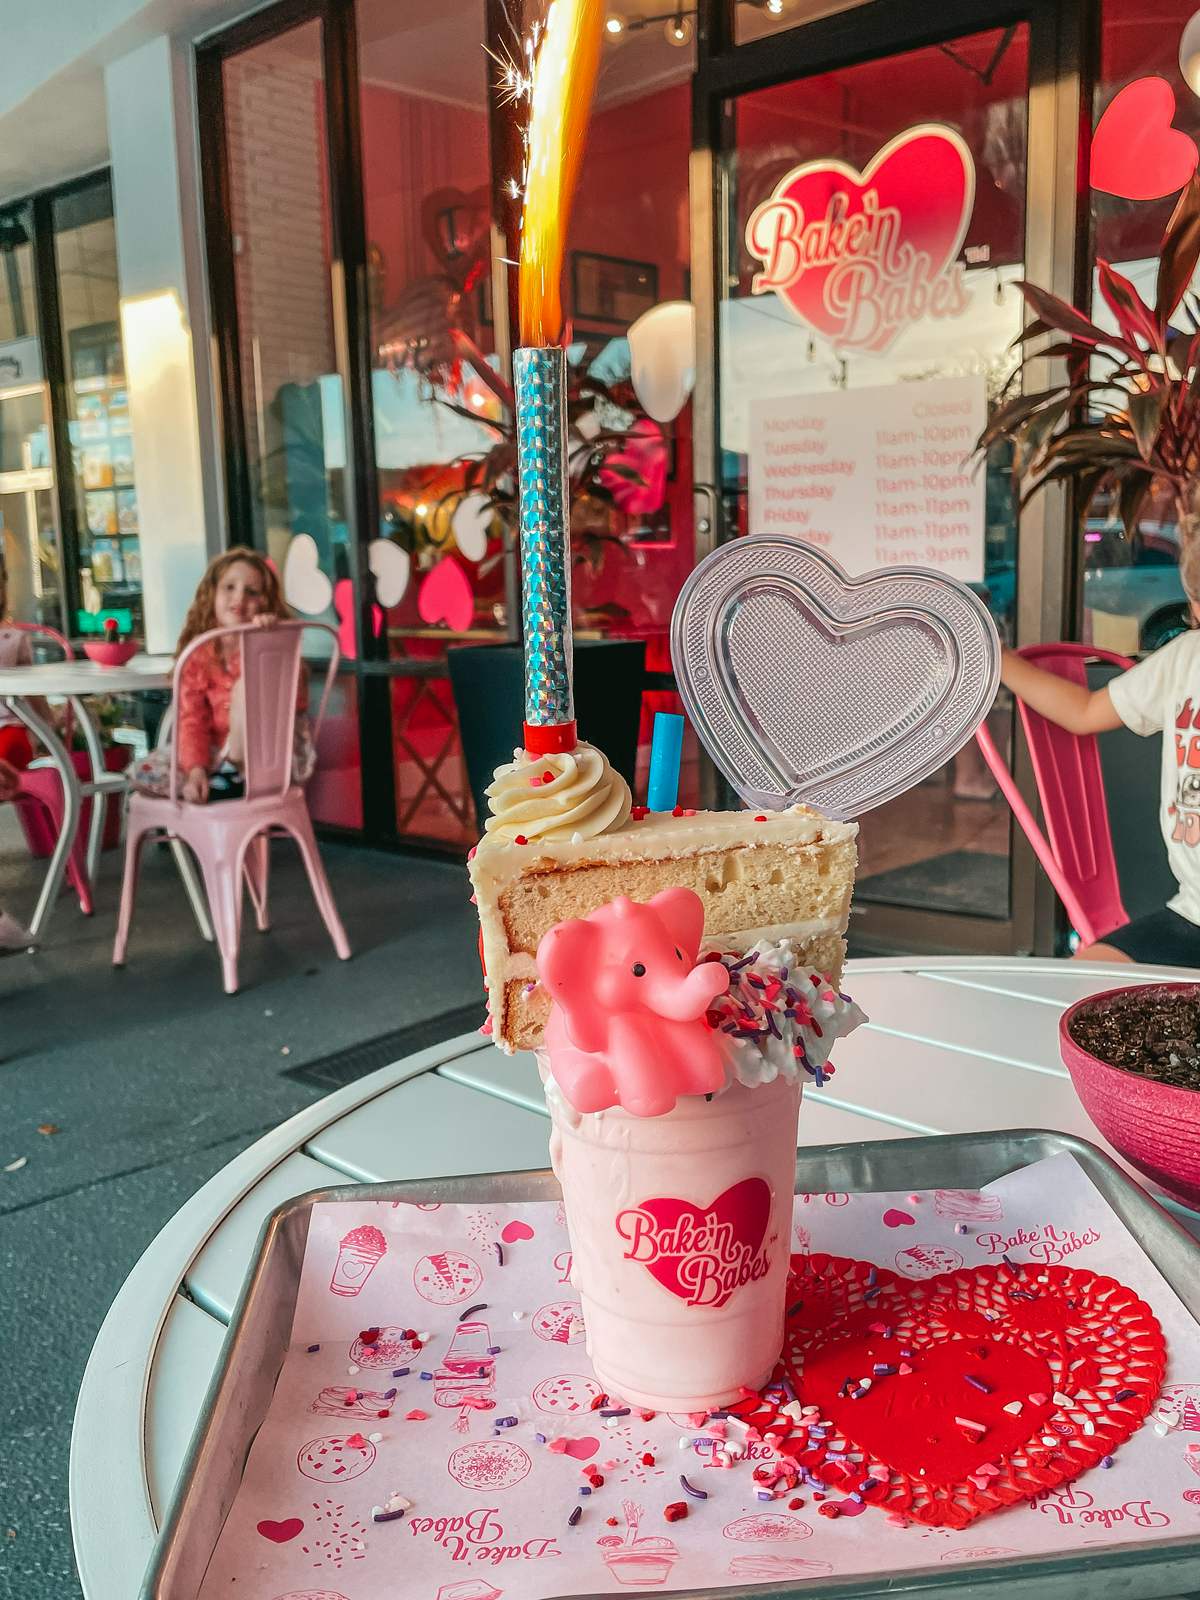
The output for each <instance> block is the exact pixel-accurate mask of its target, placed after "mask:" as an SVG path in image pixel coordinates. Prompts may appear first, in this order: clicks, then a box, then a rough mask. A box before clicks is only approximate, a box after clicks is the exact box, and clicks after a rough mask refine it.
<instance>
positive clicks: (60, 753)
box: [9, 695, 81, 944]
mask: <svg viewBox="0 0 1200 1600" xmlns="http://www.w3.org/2000/svg"><path fill="white" fill-rule="evenodd" d="M9 705H10V706H11V707H12V709H13V710H14V711H15V712H16V714H17V716H18V717H19V718H20V719H21V721H22V722H23V723H24V724H25V726H26V727H27V728H28V729H29V731H30V733H31V734H32V735H33V736H34V738H35V739H37V740H38V741H39V742H40V743H41V744H42V745H44V746H45V748H46V751H47V752H48V754H49V756H50V759H51V760H52V761H53V763H54V768H55V771H56V772H57V773H58V775H59V777H60V778H61V779H62V786H63V820H62V827H61V828H60V829H59V832H58V838H57V840H56V841H55V845H54V851H53V854H52V855H51V857H50V865H49V867H48V868H47V869H46V877H45V880H44V882H43V883H42V890H41V893H40V894H39V895H38V901H37V906H36V907H35V909H34V913H33V921H32V922H31V923H30V924H29V931H30V933H31V934H32V935H33V938H34V943H35V944H36V943H38V942H39V941H40V939H41V936H42V934H44V933H45V931H46V927H47V925H48V923H49V921H50V913H51V911H53V909H54V903H55V901H56V900H57V899H58V896H59V892H60V891H61V889H62V884H63V878H64V877H65V875H66V871H67V857H68V856H69V855H70V853H71V846H72V844H74V842H75V835H76V832H77V831H78V828H79V815H80V808H81V790H80V785H79V777H78V775H77V773H76V771H75V766H74V763H73V762H72V760H71V757H70V755H69V753H68V752H67V749H66V746H65V745H64V744H63V742H62V740H61V739H60V738H59V737H58V735H57V733H55V731H54V729H53V728H52V727H51V726H50V725H49V723H47V722H44V721H43V720H42V718H41V717H39V716H38V714H37V713H36V712H35V711H33V710H31V709H30V706H29V704H28V703H27V701H26V700H25V699H24V698H23V697H22V696H20V695H12V696H11V697H10V698H9Z"/></svg>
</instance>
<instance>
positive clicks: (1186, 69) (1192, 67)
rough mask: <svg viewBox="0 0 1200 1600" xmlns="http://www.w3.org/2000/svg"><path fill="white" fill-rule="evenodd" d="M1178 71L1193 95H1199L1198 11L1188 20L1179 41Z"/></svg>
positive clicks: (1199, 17) (1199, 16) (1199, 51)
mask: <svg viewBox="0 0 1200 1600" xmlns="http://www.w3.org/2000/svg"><path fill="white" fill-rule="evenodd" d="M1179 70H1180V72H1182V73H1183V81H1184V83H1186V84H1187V86H1188V88H1189V89H1190V90H1191V91H1192V93H1193V94H1200V11H1197V12H1196V13H1195V14H1194V15H1193V16H1192V17H1190V18H1189V19H1188V23H1187V26H1186V27H1185V28H1184V30H1183V33H1182V34H1181V35H1180V39H1179Z"/></svg>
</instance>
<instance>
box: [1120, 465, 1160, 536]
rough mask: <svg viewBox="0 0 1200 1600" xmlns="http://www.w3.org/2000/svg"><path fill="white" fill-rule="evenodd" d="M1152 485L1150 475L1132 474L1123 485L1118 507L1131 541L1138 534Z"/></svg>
mask: <svg viewBox="0 0 1200 1600" xmlns="http://www.w3.org/2000/svg"><path fill="white" fill-rule="evenodd" d="M1152 483H1153V479H1152V478H1151V477H1149V475H1144V474H1143V475H1139V474H1135V473H1130V475H1129V476H1128V477H1127V478H1126V479H1125V481H1124V482H1123V483H1122V484H1121V488H1120V492H1119V494H1118V497H1117V505H1118V509H1119V511H1120V515H1121V521H1122V523H1123V524H1124V527H1125V533H1126V536H1127V537H1128V538H1130V539H1132V538H1133V536H1134V534H1135V533H1136V532H1137V529H1138V523H1139V522H1140V521H1141V516H1142V507H1143V506H1144V505H1145V504H1146V496H1147V495H1148V494H1149V493H1150V488H1151V485H1152Z"/></svg>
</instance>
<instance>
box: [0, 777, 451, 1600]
mask: <svg viewBox="0 0 1200 1600" xmlns="http://www.w3.org/2000/svg"><path fill="white" fill-rule="evenodd" d="M273 852H274V853H273V859H272V885H271V903H272V920H273V928H272V931H271V932H270V933H268V934H258V933H257V932H255V931H254V929H253V924H252V919H251V923H250V926H248V927H247V928H246V930H245V931H244V934H243V944H242V962H241V979H242V989H241V992H240V993H238V994H237V995H233V996H226V995H225V994H224V993H223V992H222V989H221V982H220V971H219V966H218V963H217V958H216V955H215V952H214V951H213V949H212V948H211V947H210V946H207V945H205V944H204V943H203V942H202V941H201V939H200V937H199V935H198V933H197V931H196V926H195V923H194V922H193V920H192V918H191V914H190V912H189V910H188V908H187V904H186V901H185V900H184V898H183V894H182V890H181V888H180V885H179V882H178V878H177V876H176V874H175V870H174V866H173V864H172V861H171V858H170V856H169V855H168V854H167V853H166V852H165V851H163V850H157V849H155V850H151V851H149V852H148V853H147V856H146V860H145V865H144V868H143V873H142V884H141V891H140V895H139V900H138V911H137V916H136V918H135V921H134V927H133V935H132V938H131V941H130V949H129V963H128V965H127V966H126V967H125V968H124V969H121V970H114V969H113V968H112V966H111V950H112V938H113V931H114V921H115V909H116V899H117V890H116V874H117V868H118V862H117V860H116V858H115V857H106V859H105V864H104V870H103V875H102V882H101V886H100V890H99V894H98V899H97V906H98V910H97V914H96V916H95V917H93V918H91V919H90V920H89V919H85V918H83V917H81V916H80V914H79V911H78V908H77V906H76V905H75V903H74V901H73V900H72V899H69V898H67V897H65V896H64V898H63V901H62V903H61V904H60V906H59V907H58V909H57V911H56V914H55V919H54V922H53V923H52V926H51V929H50V937H49V941H48V947H47V949H46V950H45V951H44V952H41V953H39V954H37V955H34V956H27V955H19V956H11V957H6V958H4V959H2V960H0V1108H2V1109H0V1169H4V1168H6V1167H8V1166H9V1165H10V1164H12V1163H14V1162H20V1161H23V1163H24V1164H23V1165H21V1166H20V1167H18V1168H17V1170H15V1171H7V1170H0V1330H2V1332H0V1350H2V1352H3V1357H4V1364H5V1383H4V1392H5V1395H6V1401H7V1402H8V1403H6V1404H5V1405H4V1406H3V1407H0V1462H2V1463H3V1466H2V1467H0V1597H2V1600H10V1597H11V1600H74V1597H76V1596H79V1595H80V1593H81V1591H80V1588H79V1584H78V1579H77V1578H76V1576H75V1572H74V1564H73V1560H72V1555H71V1541H70V1528H69V1520H68V1510H67V1486H66V1473H67V1457H68V1451H69V1446H70V1430H71V1418H72V1414H73V1410H74V1404H75V1396H76V1393H77V1390H78V1387H79V1381H80V1378H81V1376H82V1373H83V1368H84V1364H85V1362H86V1360H87V1356H88V1352H89V1351H90V1349H91V1345H92V1341H93V1340H94V1338H95V1335H96V1331H97V1329H98V1328H99V1325H100V1323H101V1321H102V1320H103V1317H104V1314H105V1312H106V1311H107V1309H108V1306H109V1304H110V1303H111V1301H112V1299H113V1297H114V1296H115V1294H116V1292H117V1290H118V1288H119V1287H120V1285H121V1283H122V1281H123V1280H124V1278H125V1276H126V1274H127V1273H128V1272H129V1270H130V1268H131V1267H132V1266H133V1264H134V1262H135V1261H136V1260H137V1258H138V1256H139V1255H140V1254H141V1252H142V1251H143V1250H144V1249H145V1247H146V1245H147V1244H148V1243H149V1242H150V1240H151V1239H152V1238H153V1237H154V1235H155V1233H156V1232H157V1231H158V1230H159V1228H161V1227H162V1225H163V1224H164V1223H165V1222H166V1221H167V1219H168V1218H169V1217H170V1216H171V1215H172V1214H173V1213H174V1212H175V1211H176V1210H177V1209H178V1208H179V1206H180V1205H182V1204H183V1202H184V1201H185V1200H186V1199H187V1198H188V1197H189V1196H190V1195H191V1194H193V1193H194V1192H195V1191H196V1189H198V1188H199V1187H200V1185H201V1184H202V1183H204V1182H205V1181H206V1180H207V1179H208V1178H209V1177H210V1176H211V1175H212V1174H213V1173H214V1172H216V1171H217V1170H218V1169H219V1168H220V1167H222V1166H223V1165H224V1164H225V1163H226V1162H228V1161H229V1160H231V1159H232V1158H233V1156H235V1155H236V1154H237V1153H238V1152H239V1151H240V1150H242V1149H244V1148H245V1147H246V1146H247V1145H248V1144H251V1143H252V1142H253V1141H254V1140H255V1139H257V1138H258V1137H259V1136H260V1135H261V1134H262V1133H264V1132H265V1131H266V1130H267V1129H269V1128H271V1127H273V1126H275V1125H276V1124H278V1123H279V1122H281V1121H283V1120H284V1118H286V1117H288V1116H290V1115H291V1114H292V1113H293V1112H295V1111H297V1110H299V1109H300V1107H302V1106H304V1105H307V1104H309V1103H311V1102H312V1101H313V1100H316V1099H319V1098H320V1097H321V1095H322V1094H323V1093H325V1092H327V1091H326V1089H324V1088H322V1087H320V1086H318V1085H317V1084H314V1083H307V1082H304V1081H301V1080H298V1079H297V1078H296V1077H292V1076H285V1074H286V1073H289V1072H291V1071H292V1070H293V1069H296V1068H300V1069H303V1068H304V1067H305V1066H306V1065H308V1064H311V1063H317V1062H323V1061H324V1060H325V1058H327V1057H330V1056H332V1055H334V1053H336V1052H339V1051H341V1050H342V1049H344V1048H345V1047H347V1046H353V1045H360V1044H364V1043H366V1042H367V1041H369V1040H372V1039H377V1038H378V1037H379V1036H380V1035H384V1034H387V1033H390V1032H392V1031H393V1030H396V1029H400V1028H406V1027H410V1026H411V1027H414V1028H417V1027H419V1026H420V1025H421V1024H423V1023H430V1022H431V1020H432V1021H433V1026H434V1028H435V1029H436V1026H437V1024H436V1020H433V1019H436V1018H438V1017H439V1016H440V1015H441V1014H442V1013H446V1012H454V1011H461V1008H463V1007H470V1006H473V1005H475V1004H476V1003H478V1006H479V1010H480V1015H481V1016H482V1007H483V998H482V990H481V986H480V980H479V968H478V962H477V958H476V954H475V927H476V923H475V915H474V911H473V908H472V907H471V905H470V903H469V900H468V895H469V888H468V885H467V878H466V872H465V869H464V868H463V867H461V866H459V865H456V864H453V863H443V862H439V861H434V860H426V859H415V858H411V857H398V856H392V855H384V854H381V853H378V852H371V851H365V850H359V849H356V848H353V847H350V846H326V847H325V848H324V856H325V861H326V865H327V868H328V871H329V876H330V881H331V882H332V884H333V889H334V894H335V896H336V898H337V901H338V906H339V909H340V911H341V914H342V919H343V921H344V923H345V925H346V931H347V934H348V935H349V938H350V943H351V946H352V947H353V950H354V958H353V959H352V960H351V961H349V962H347V963H342V962H339V961H338V960H337V958H336V957H335V955H334V953H333V950H332V947H331V946H330V943H329V940H328V937H327V935H326V933H325V930H324V927H323V925H322V924H321V922H320V919H319V918H318V916H317V915H316V912H315V910H314V908H313V905H312V899H311V895H310V893H309V890H308V885H307V880H306V879H305V877H304V874H303V871H302V869H301V867H300V864H299V861H298V858H297V856H296V853H295V851H294V850H293V849H291V848H290V847H289V846H287V845H286V844H278V845H275V846H273ZM43 867H44V863H31V862H30V860H29V858H28V856H27V855H26V854H25V851H24V846H23V843H22V842H21V839H20V835H19V833H17V831H16V829H15V827H14V824H13V819H12V812H11V808H9V807H0V905H4V906H6V907H7V908H8V909H9V910H11V911H12V913H13V914H14V915H16V916H18V917H25V916H28V913H29V910H30V908H31V906H32V904H33V900H34V897H35V895H36V891H37V885H38V882H39V881H40V878H39V875H40V873H41V871H42V869H43ZM463 1026H464V1022H463V1020H462V1019H461V1017H460V1018H458V1019H456V1021H455V1023H454V1031H461V1030H462V1028H463ZM414 1047H415V1046H414ZM401 1053H404V1052H401ZM41 1129H45V1130H50V1129H52V1130H54V1131H39V1130H41ZM96 1468H97V1470H98V1471H103V1462H97V1463H96ZM130 1600H132V1597H130Z"/></svg>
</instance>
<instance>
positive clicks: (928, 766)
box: [671, 534, 1000, 819]
mask: <svg viewBox="0 0 1200 1600" xmlns="http://www.w3.org/2000/svg"><path fill="white" fill-rule="evenodd" d="M671 659H672V662H673V664H674V667H675V676H676V679H677V681H678V684H679V692H680V694H681V695H682V697H683V703H684V706H685V708H686V710H687V714H688V717H689V718H690V720H691V723H692V726H693V727H694V728H695V730H696V732H697V734H698V735H699V737H700V739H701V740H702V741H703V743H704V746H705V748H706V749H707V750H708V753H709V754H710V755H711V756H712V758H713V760H714V761H715V762H716V764H717V766H718V767H720V769H721V771H722V772H723V773H724V774H725V776H726V777H727V778H728V779H729V781H730V783H731V784H732V785H733V787H734V788H735V789H736V790H737V792H738V794H740V795H741V797H742V799H743V800H744V801H746V803H747V804H748V805H750V806H752V807H755V808H757V807H767V808H770V809H780V808H782V807H784V806H790V805H796V804H798V803H800V802H804V803H805V804H806V805H811V806H815V807H816V808H817V809H818V810H820V811H823V812H824V813H825V814H826V815H827V816H830V817H834V818H837V819H845V818H849V817H856V816H860V815H861V814H862V813H863V812H864V811H869V810H871V808H872V807H873V806H878V805H882V804H883V803H884V801H886V800H891V799H894V798H895V796H896V795H898V794H902V793H903V792H904V791H905V790H906V789H909V788H911V787H912V785H913V784H915V783H919V782H920V781H921V779H922V778H925V777H928V776H929V774H930V773H931V772H935V771H936V770H937V768H938V767H940V766H941V765H942V763H943V762H944V761H946V760H948V759H949V757H950V756H952V755H953V754H954V752H955V751H956V750H958V749H960V748H961V747H962V745H964V744H965V743H966V742H967V740H968V739H969V738H970V737H971V735H972V734H973V733H974V731H975V729H976V728H977V727H978V726H979V723H980V722H981V721H982V720H983V717H984V715H985V713H986V712H987V710H988V709H989V707H990V706H991V703H992V700H993V699H994V697H995V693H996V686H997V684H998V682H999V678H1000V641H999V638H998V637H997V634H996V627H995V624H994V623H993V621H992V619H991V616H990V615H989V614H988V611H987V608H986V607H985V606H984V604H983V602H982V601H981V600H980V599H979V598H978V597H977V596H976V595H974V594H973V593H972V592H971V590H970V589H968V588H966V587H965V586H964V585H963V584H960V583H956V582H955V581H954V579H953V578H947V577H944V576H943V575H942V574H941V573H937V572H926V571H924V570H922V569H920V568H917V567H889V568H887V569H886V570H883V571H879V572H868V573H866V574H865V575H864V576H863V577H861V578H849V577H847V575H846V574H845V573H844V572H843V571H842V569H841V568H840V567H839V566H838V564H837V562H836V561H834V560H832V559H831V558H830V557H829V556H827V555H825V554H824V553H823V552H822V551H820V550H816V549H814V548H813V547H812V546H811V545H807V544H803V543H801V541H800V540H798V539H788V538H783V537H780V536H778V535H775V534H767V535H761V536H757V537H752V538H746V539H735V540H733V542H732V543H730V544H726V545H722V546H721V547H720V549H718V550H714V551H713V553H712V554H711V555H710V556H708V557H707V558H706V559H705V560H704V561H702V562H701V563H700V565H699V566H698V567H697V568H696V569H695V571H694V572H693V573H692V574H691V576H690V577H689V578H688V580H687V582H686V583H685V584H684V586H683V588H682V589H681V590H680V593H679V599H678V600H677V601H676V604H675V612H674V615H673V617H672V619H671Z"/></svg>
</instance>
